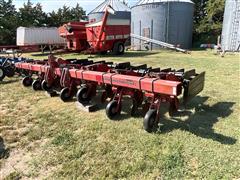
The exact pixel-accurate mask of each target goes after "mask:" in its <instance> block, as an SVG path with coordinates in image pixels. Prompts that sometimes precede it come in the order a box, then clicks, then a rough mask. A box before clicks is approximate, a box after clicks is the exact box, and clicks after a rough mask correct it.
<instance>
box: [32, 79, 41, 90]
mask: <svg viewBox="0 0 240 180" xmlns="http://www.w3.org/2000/svg"><path fill="white" fill-rule="evenodd" d="M32 88H33V90H34V91H39V90H41V89H42V86H41V81H40V80H34V81H33V83H32Z"/></svg>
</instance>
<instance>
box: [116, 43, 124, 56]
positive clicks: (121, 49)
mask: <svg viewBox="0 0 240 180" xmlns="http://www.w3.org/2000/svg"><path fill="white" fill-rule="evenodd" d="M124 51H125V46H124V44H123V43H122V42H116V43H115V44H114V46H113V54H115V55H122V54H123V53H124Z"/></svg>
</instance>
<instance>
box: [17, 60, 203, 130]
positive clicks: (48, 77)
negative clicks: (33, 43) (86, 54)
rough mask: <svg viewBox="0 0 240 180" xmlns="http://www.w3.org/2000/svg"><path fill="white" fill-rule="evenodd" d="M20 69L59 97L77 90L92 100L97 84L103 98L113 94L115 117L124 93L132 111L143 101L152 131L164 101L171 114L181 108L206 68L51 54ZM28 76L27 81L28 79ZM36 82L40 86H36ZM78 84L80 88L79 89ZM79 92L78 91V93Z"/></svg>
mask: <svg viewBox="0 0 240 180" xmlns="http://www.w3.org/2000/svg"><path fill="white" fill-rule="evenodd" d="M16 67H17V68H18V69H21V70H24V71H28V74H29V75H30V76H31V75H32V74H37V79H36V80H35V81H34V83H33V89H40V87H41V86H42V89H44V90H46V91H49V92H52V91H60V97H61V99H62V100H63V101H67V100H69V99H70V98H72V97H73V96H74V95H75V94H76V98H77V100H78V101H79V102H80V103H85V102H89V101H91V99H92V97H93V96H95V95H96V93H97V89H98V87H101V88H102V89H104V93H103V94H102V101H104V100H106V99H107V98H110V99H111V101H110V102H109V103H108V105H107V107H106V114H107V116H108V117H109V118H110V119H114V118H115V117H116V115H118V114H120V112H121V106H122V99H123V96H130V97H131V99H132V101H133V106H132V110H131V114H132V115H134V114H135V112H136V110H137V109H138V107H140V106H142V104H143V102H144V108H143V109H144V110H146V114H145V117H144V129H145V130H146V131H148V132H151V131H152V130H153V129H154V128H155V127H156V125H157V124H158V123H159V117H160V107H161V104H162V103H169V114H170V115H172V114H173V113H174V112H175V111H177V110H178V108H179V99H178V97H179V96H180V95H181V94H182V92H183V90H184V92H183V103H184V104H186V103H187V102H188V101H189V100H190V99H191V98H193V97H194V96H196V95H197V94H198V93H199V92H201V91H202V90H203V87H204V77H205V72H202V73H201V74H197V73H196V72H195V70H191V71H184V69H180V70H174V69H170V68H169V69H163V70H161V69H160V68H156V69H153V68H148V67H147V65H141V66H132V65H131V64H130V63H129V62H127V63H120V64H113V63H107V62H105V61H100V62H93V61H89V60H87V59H84V60H66V61H64V60H62V59H57V58H54V57H53V56H49V59H48V61H44V62H42V63H41V64H40V63H39V62H37V63H17V64H16ZM30 76H27V77H25V78H24V80H23V84H24V85H30V83H31V82H32V78H31V77H30ZM26 79H27V80H28V81H27V82H28V83H25V81H26ZM36 84H37V87H38V88H35V86H36ZM78 88H79V90H77V89H78ZM76 92H77V93H76Z"/></svg>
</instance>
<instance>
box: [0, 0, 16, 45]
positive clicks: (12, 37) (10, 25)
mask: <svg viewBox="0 0 240 180" xmlns="http://www.w3.org/2000/svg"><path fill="white" fill-rule="evenodd" d="M16 14H17V11H16V8H15V6H14V5H13V4H12V0H8V1H4V0H0V45H7V44H15V43H16V28H17V27H18V19H17V16H16Z"/></svg>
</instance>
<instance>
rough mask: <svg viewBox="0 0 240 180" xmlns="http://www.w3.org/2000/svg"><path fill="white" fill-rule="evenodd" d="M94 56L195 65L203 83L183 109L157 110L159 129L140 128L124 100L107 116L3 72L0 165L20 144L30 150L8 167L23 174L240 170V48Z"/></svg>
mask: <svg viewBox="0 0 240 180" xmlns="http://www.w3.org/2000/svg"><path fill="white" fill-rule="evenodd" d="M25 56H28V57H34V58H35V59H44V58H46V57H44V56H31V55H30V54H26V55H25ZM58 56H59V57H63V58H73V57H78V58H84V57H87V56H85V55H78V54H67V55H58ZM92 58H93V59H94V60H100V59H104V60H107V61H114V62H123V61H130V62H131V63H133V64H142V63H147V64H148V65H149V66H154V67H162V68H167V67H172V68H185V69H192V68H196V69H197V71H198V72H201V71H206V83H205V89H204V91H203V92H202V93H201V94H199V96H198V97H196V98H195V99H193V100H192V101H191V103H190V104H189V106H188V108H187V109H186V111H185V112H183V113H182V114H181V115H179V116H176V117H174V118H170V117H169V116H168V115H167V113H165V111H164V110H163V115H162V117H161V124H162V126H161V128H160V132H158V133H153V134H149V133H146V132H145V131H144V130H143V128H142V121H143V118H142V117H138V118H133V117H130V115H129V111H130V110H129V109H130V108H129V103H127V102H125V104H124V106H123V111H124V112H123V114H122V118H121V119H122V120H121V121H110V120H108V119H107V117H106V115H105V110H104V108H102V109H101V110H99V111H97V112H94V113H87V112H83V111H80V110H78V109H77V108H76V105H75V102H69V103H63V102H61V100H60V99H59V98H58V97H54V98H49V97H47V96H46V95H45V94H44V93H43V92H33V90H32V89H31V88H24V87H22V86H21V82H20V78H18V77H15V78H12V79H6V80H4V82H2V83H1V84H0V92H1V98H0V107H1V108H0V116H1V121H0V136H1V137H2V138H3V140H4V145H5V148H10V156H9V157H8V159H1V168H2V170H5V169H4V163H5V162H6V161H11V158H13V159H14V157H13V156H11V152H13V151H16V150H17V151H18V150H22V151H24V152H25V153H26V154H30V155H29V156H30V157H31V158H29V161H28V163H25V166H24V168H22V169H21V168H19V169H16V170H15V171H13V172H12V174H15V173H14V172H18V173H20V174H21V176H22V177H28V178H39V179H42V178H60V177H61V178H67V179H71V178H73V179H77V178H79V179H156V178H162V179H232V178H240V156H239V152H240V142H239V140H240V131H239V125H240V123H239V122H240V121H239V120H240V118H239V116H240V108H239V105H240V104H239V103H240V102H239V101H240V96H239V95H240V94H239V92H240V84H239V82H240V81H239V80H240V56H239V54H238V55H237V54H235V55H234V54H228V55H226V57H225V58H221V57H220V56H218V55H214V53H213V52H212V51H194V52H192V53H191V54H190V55H187V54H181V53H176V52H168V51H160V52H152V53H149V52H127V53H126V55H124V56H119V57H116V56H115V57H114V56H113V57H111V56H104V57H99V56H93V57H92ZM126 101H127V100H126ZM2 170H1V171H2ZM12 174H10V175H9V177H11V176H12Z"/></svg>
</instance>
